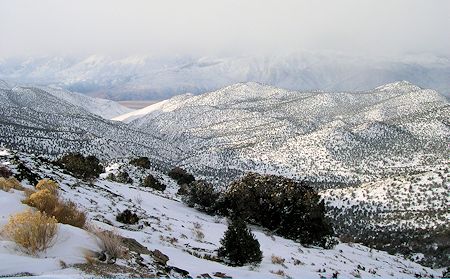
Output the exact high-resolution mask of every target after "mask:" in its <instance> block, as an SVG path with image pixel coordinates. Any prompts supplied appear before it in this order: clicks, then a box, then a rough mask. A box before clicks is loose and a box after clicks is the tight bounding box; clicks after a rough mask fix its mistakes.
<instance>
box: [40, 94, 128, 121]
mask: <svg viewBox="0 0 450 279" xmlns="http://www.w3.org/2000/svg"><path fill="white" fill-rule="evenodd" d="M38 88H39V89H42V90H44V91H46V92H48V93H50V94H51V95H53V96H55V97H57V98H61V99H63V100H65V101H67V102H69V103H71V104H73V105H76V106H79V107H82V108H84V109H85V110H87V111H89V112H90V113H93V114H96V115H99V116H101V117H103V118H105V119H111V118H113V117H116V116H117V115H121V114H124V113H128V112H131V111H133V110H132V109H130V108H127V107H125V106H122V105H121V104H119V103H117V102H114V101H111V100H107V99H101V98H94V97H89V96H86V95H83V94H80V93H76V92H70V91H67V90H64V89H62V88H58V87H38Z"/></svg>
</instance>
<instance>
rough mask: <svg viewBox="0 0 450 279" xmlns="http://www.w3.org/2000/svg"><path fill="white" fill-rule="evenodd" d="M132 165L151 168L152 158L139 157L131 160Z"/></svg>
mask: <svg viewBox="0 0 450 279" xmlns="http://www.w3.org/2000/svg"><path fill="white" fill-rule="evenodd" d="M130 165H133V166H136V167H141V168H144V169H149V168H150V160H149V159H148V157H139V158H136V159H133V160H131V161H130Z"/></svg>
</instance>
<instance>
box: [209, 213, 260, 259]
mask: <svg viewBox="0 0 450 279" xmlns="http://www.w3.org/2000/svg"><path fill="white" fill-rule="evenodd" d="M220 243H221V244H222V246H221V247H220V248H219V250H218V256H219V257H221V258H224V259H225V260H227V261H228V262H229V263H230V264H231V265H237V266H243V265H245V264H257V263H260V262H261V260H262V252H261V249H260V245H259V242H258V240H257V239H256V238H255V236H254V235H253V234H252V232H251V231H250V230H249V229H248V228H247V226H246V224H245V222H244V221H243V220H241V219H234V220H232V221H231V223H230V224H229V225H228V230H227V231H226V232H225V234H224V237H223V239H221V240H220Z"/></svg>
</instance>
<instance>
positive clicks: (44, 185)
mask: <svg viewBox="0 0 450 279" xmlns="http://www.w3.org/2000/svg"><path fill="white" fill-rule="evenodd" d="M45 189H47V190H49V191H50V192H51V193H52V194H53V195H55V196H56V195H58V189H59V185H58V183H56V182H55V181H53V180H51V179H41V180H39V182H38V184H36V190H38V191H40V190H45Z"/></svg>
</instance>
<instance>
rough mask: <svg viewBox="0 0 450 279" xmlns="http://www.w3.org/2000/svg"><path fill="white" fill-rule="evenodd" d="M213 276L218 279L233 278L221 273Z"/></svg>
mask: <svg viewBox="0 0 450 279" xmlns="http://www.w3.org/2000/svg"><path fill="white" fill-rule="evenodd" d="M214 276H216V277H219V278H225V279H231V278H233V277H231V276H229V275H226V274H225V273H223V272H215V273H214Z"/></svg>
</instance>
